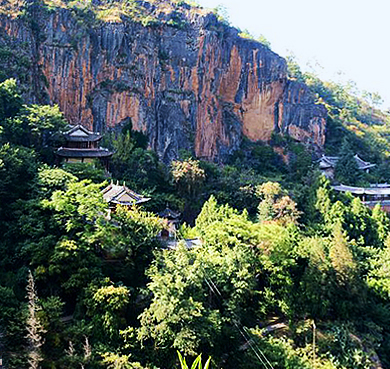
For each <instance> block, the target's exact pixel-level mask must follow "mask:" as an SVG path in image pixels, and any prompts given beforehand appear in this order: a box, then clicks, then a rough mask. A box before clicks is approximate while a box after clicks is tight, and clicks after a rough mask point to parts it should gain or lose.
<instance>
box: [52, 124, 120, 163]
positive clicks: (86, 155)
mask: <svg viewBox="0 0 390 369" xmlns="http://www.w3.org/2000/svg"><path fill="white" fill-rule="evenodd" d="M64 138H65V142H66V143H65V146H64V147H60V148H59V149H58V150H57V155H58V156H59V157H61V158H63V159H64V160H65V162H67V163H90V162H93V161H94V160H100V161H101V162H102V164H103V165H104V167H105V168H106V169H108V160H109V158H110V157H111V156H112V154H113V153H112V152H110V151H109V150H107V149H104V148H102V147H100V146H99V142H100V140H101V139H102V136H101V135H100V133H94V132H91V131H89V130H88V129H86V128H85V127H83V126H81V125H77V126H74V127H72V128H71V129H70V130H69V131H67V132H65V134H64Z"/></svg>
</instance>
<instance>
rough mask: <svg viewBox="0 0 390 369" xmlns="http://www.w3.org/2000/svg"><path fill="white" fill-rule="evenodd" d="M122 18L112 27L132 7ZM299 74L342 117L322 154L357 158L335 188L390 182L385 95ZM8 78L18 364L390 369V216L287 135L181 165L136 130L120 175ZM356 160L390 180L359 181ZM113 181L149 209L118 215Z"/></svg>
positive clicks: (5, 216)
mask: <svg viewBox="0 0 390 369" xmlns="http://www.w3.org/2000/svg"><path fill="white" fill-rule="evenodd" d="M130 3H131V4H133V5H134V3H133V2H130ZM180 3H181V6H184V7H186V9H187V7H188V6H189V5H188V4H187V3H186V2H180ZM47 4H48V3H47ZM64 4H65V3H62V2H61V3H54V2H53V4H51V6H52V7H53V8H54V9H56V8H57V7H59V6H60V7H61V6H64V7H65V5H64ZM94 4H95V3H94ZM110 4H111V3H110ZM118 4H122V3H118ZM137 4H138V2H137ZM11 5H12V6H14V5H15V4H11ZM49 5H50V4H49ZM76 5H77V4H76ZM176 5H177V4H176ZM68 6H70V5H69V4H68ZM89 6H91V7H93V6H97V5H96V4H95V5H93V4H90V5H89ZM100 6H101V7H103V5H100ZM107 7H108V9H105V8H104V7H103V8H99V13H98V17H99V18H107V17H113V18H114V19H113V21H115V19H117V18H115V17H120V16H121V15H122V12H127V11H128V8H117V3H112V4H111V5H110V6H108V5H107ZM2 9H3V10H4V13H7V12H9V8H7V7H6V6H5V5H2ZM12 9H13V8H12ZM134 9H137V8H134ZM189 9H190V8H189ZM196 9H198V8H196ZM187 10H188V9H187ZM53 11H56V10H53ZM197 11H199V12H201V10H199V9H198V10H197ZM134 12H135V13H134V14H135V15H134V14H132V16H134V17H135V16H137V17H141V15H142V14H138V13H137V12H136V10H134ZM15 16H19V15H18V14H15ZM110 19H111V18H110ZM137 19H138V18H137ZM158 19H160V18H158ZM166 21H167V22H169V19H168V20H166ZM137 22H140V23H141V24H143V23H145V24H146V25H148V24H149V23H150V22H152V23H153V22H156V20H155V19H154V18H150V19H149V18H147V22H146V20H145V19H144V18H142V17H141V18H139V19H138V20H137ZM143 26H145V25H143ZM26 57H27V58H28V56H26ZM8 60H10V59H8ZM287 64H288V66H289V77H288V78H289V80H290V81H294V83H303V82H304V83H305V84H306V85H307V86H308V87H307V88H308V89H310V91H309V92H310V94H311V95H310V96H313V99H315V100H316V101H317V102H318V103H319V104H322V105H324V106H326V108H327V111H328V119H327V125H326V141H325V146H324V152H326V153H327V154H330V155H340V157H341V158H340V162H341V163H344V164H345V163H346V164H345V165H338V167H336V171H335V181H336V182H341V183H344V184H351V185H354V184H356V185H368V184H369V183H379V182H384V181H389V180H390V178H389V170H388V169H389V165H388V156H389V152H390V143H389V141H388V133H387V132H388V130H389V116H388V113H386V112H383V111H381V110H380V109H379V108H378V107H377V106H375V103H376V100H378V99H379V98H378V97H377V96H375V95H373V94H371V95H366V99H363V98H362V97H359V96H358V95H357V94H355V93H354V92H353V91H352V90H351V88H348V86H341V85H337V84H335V83H332V82H324V81H321V80H320V79H319V78H318V77H316V76H314V75H312V74H304V73H302V72H301V71H300V69H299V67H298V66H297V65H296V63H295V62H294V60H293V59H290V60H287ZM13 65H16V64H13ZM9 66H10V68H9V69H7V70H4V73H3V74H1V75H0V78H1V82H0V255H1V256H2V257H1V258H0V359H2V363H3V367H4V368H7V369H27V368H29V369H30V368H42V369H46V368H47V369H49V368H50V369H54V368H55V369H69V368H72V369H73V368H80V369H81V368H85V369H87V368H88V369H94V368H107V369H111V368H115V369H125V368H126V369H128V368H139V369H142V368H144V369H147V368H148V369H157V368H160V369H171V368H185V364H184V360H186V361H187V363H188V365H189V366H190V364H192V363H193V361H194V360H195V359H196V358H197V357H199V356H198V355H202V359H201V360H202V362H203V364H205V363H206V360H208V359H209V358H210V361H209V368H213V369H214V368H215V369H217V368H224V369H225V368H226V369H237V368H240V369H241V368H242V369H250V368H275V369H277V368H278V369H284V368H290V369H293V368H294V369H298V368H299V369H304V368H307V369H309V368H310V369H314V368H316V369H367V368H377V369H379V368H388V367H390V281H389V270H390V235H389V231H390V220H389V218H388V215H387V214H386V213H384V212H383V211H382V210H381V208H380V206H379V205H377V206H376V207H375V208H374V209H373V210H370V209H369V208H368V207H366V206H365V205H364V204H363V203H362V202H361V201H360V200H359V199H358V198H354V197H352V195H349V194H347V195H344V194H340V193H336V192H335V191H334V190H333V189H332V186H331V183H330V182H329V180H327V179H325V178H324V177H323V176H321V175H320V173H319V171H318V169H317V163H316V161H315V160H313V159H315V158H316V157H315V155H314V154H313V153H315V152H316V150H317V149H318V148H316V149H315V150H313V149H312V148H310V146H308V145H307V142H304V144H303V143H302V142H299V141H298V140H296V139H294V137H291V136H289V135H288V134H284V133H286V132H274V133H273V134H272V135H271V137H270V138H269V140H266V141H255V140H250V139H249V138H242V139H241V140H240V141H239V144H238V145H237V147H235V150H232V152H230V153H228V155H226V157H225V158H224V159H225V160H224V162H223V163H222V162H218V163H217V162H212V161H209V160H202V159H201V158H197V157H195V155H194V152H193V151H191V150H179V151H178V152H177V156H176V157H175V158H174V159H173V160H172V161H170V162H167V161H166V157H164V158H162V157H161V156H160V157H159V155H158V153H156V151H153V150H152V149H151V146H150V137H148V136H147V135H145V134H144V133H142V132H140V131H139V130H137V127H133V123H134V122H132V120H131V119H129V120H127V121H124V122H122V124H121V126H120V128H117V129H115V130H112V131H111V132H107V134H105V136H104V138H103V140H102V146H104V147H106V148H108V149H109V150H111V151H112V152H114V155H113V157H112V158H111V161H110V164H109V170H110V172H107V171H106V170H105V168H104V167H102V166H101V165H100V164H99V162H95V163H93V164H91V163H89V164H87V163H85V164H84V163H68V164H64V163H61V162H60V161H59V158H58V157H57V156H56V155H55V152H56V149H57V148H58V147H60V146H61V145H63V144H64V137H63V132H65V131H66V130H67V126H68V122H67V120H66V119H65V118H64V115H63V113H62V112H61V109H60V108H59V107H58V106H56V105H53V104H51V103H50V104H47V105H44V104H43V103H44V101H31V99H30V97H29V94H28V93H27V92H26V88H28V86H30V85H29V84H30V83H32V82H33V81H30V80H29V78H28V76H25V77H26V78H25V79H24V80H23V81H21V77H20V76H19V74H20V70H18V69H17V68H11V67H12V65H11V64H10V65H9ZM11 77H19V78H17V80H16V79H13V78H11ZM26 86H27V87H26ZM30 87H31V86H30ZM31 88H32V87H31ZM313 101H314V100H313ZM48 102H50V101H48ZM356 153H357V154H359V155H360V156H361V157H363V158H364V159H365V160H370V161H371V162H372V163H375V164H377V165H376V167H375V168H374V170H372V171H371V172H370V173H363V172H361V171H359V170H358V168H356V165H355V164H354V161H353V155H355V154H356ZM161 159H164V160H161ZM111 181H113V182H114V183H116V182H117V181H118V182H119V183H121V184H122V183H124V182H125V183H126V186H128V187H129V188H131V189H132V190H134V191H137V192H138V193H141V194H143V195H145V196H147V197H150V198H151V200H150V201H149V202H147V203H145V204H144V205H143V206H142V207H141V206H132V207H129V206H123V207H121V206H118V207H117V208H116V210H115V211H113V212H111V214H110V216H108V206H109V205H108V204H107V202H106V201H105V200H104V199H103V196H102V193H101V191H102V189H103V188H104V187H105V186H106V185H108V184H109V183H110V182H111ZM166 207H169V208H170V209H172V210H173V211H175V212H178V213H180V214H181V218H180V225H179V227H178V230H177V232H176V235H175V238H174V239H170V240H168V241H169V242H167V240H166V239H164V238H163V237H161V231H164V230H166V231H167V230H168V228H169V224H168V221H167V219H164V218H161V217H159V216H158V215H157V214H158V213H159V212H161V211H162V210H164V209H165V208H166ZM189 240H192V241H193V240H196V242H190V241H189ZM168 246H170V247H168ZM181 356H183V357H185V359H181ZM198 360H199V359H198ZM198 363H199V362H198ZM198 367H199V368H200V366H198Z"/></svg>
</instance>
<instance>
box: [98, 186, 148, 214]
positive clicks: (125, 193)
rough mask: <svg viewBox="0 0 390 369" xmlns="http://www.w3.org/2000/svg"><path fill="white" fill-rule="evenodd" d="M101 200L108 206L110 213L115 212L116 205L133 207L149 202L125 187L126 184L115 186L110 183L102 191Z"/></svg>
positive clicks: (146, 198)
mask: <svg viewBox="0 0 390 369" xmlns="http://www.w3.org/2000/svg"><path fill="white" fill-rule="evenodd" d="M102 194H103V198H104V200H106V201H107V202H108V204H109V208H110V211H113V210H115V208H116V206H117V205H123V206H134V205H139V204H143V203H145V202H147V201H149V200H150V198H149V197H144V196H142V195H140V194H138V193H136V192H134V191H132V190H130V189H129V188H128V187H126V184H125V183H123V185H119V183H118V182H117V183H116V185H115V184H113V183H112V182H111V183H110V184H109V185H108V186H107V187H106V188H105V189H104V190H103V191H102Z"/></svg>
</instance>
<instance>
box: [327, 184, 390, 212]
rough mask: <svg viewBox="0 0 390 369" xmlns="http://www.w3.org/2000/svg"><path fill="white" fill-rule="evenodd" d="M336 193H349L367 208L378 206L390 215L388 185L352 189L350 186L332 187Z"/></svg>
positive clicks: (389, 186)
mask: <svg viewBox="0 0 390 369" xmlns="http://www.w3.org/2000/svg"><path fill="white" fill-rule="evenodd" d="M333 189H334V190H336V191H338V192H344V193H345V192H350V193H351V194H352V195H353V196H355V197H359V198H360V200H362V202H363V203H364V204H365V205H367V206H368V207H369V208H371V209H372V208H373V207H374V206H375V205H377V204H380V206H381V208H382V210H384V211H385V212H387V213H390V185H388V184H387V183H384V184H372V185H370V187H352V186H344V185H342V184H341V185H339V186H333Z"/></svg>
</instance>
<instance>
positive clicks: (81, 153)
mask: <svg viewBox="0 0 390 369" xmlns="http://www.w3.org/2000/svg"><path fill="white" fill-rule="evenodd" d="M56 154H57V155H58V156H61V157H64V158H87V159H94V158H108V157H110V156H112V155H113V153H112V152H111V151H108V150H105V149H95V150H91V149H85V150H82V149H77V150H76V149H68V148H59V149H58V150H57V153H56Z"/></svg>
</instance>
